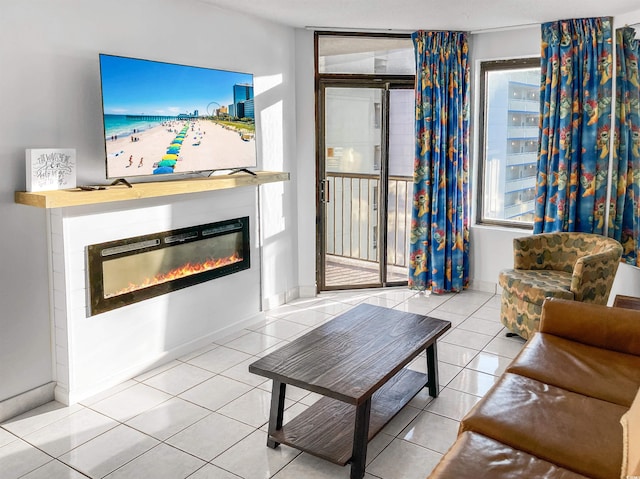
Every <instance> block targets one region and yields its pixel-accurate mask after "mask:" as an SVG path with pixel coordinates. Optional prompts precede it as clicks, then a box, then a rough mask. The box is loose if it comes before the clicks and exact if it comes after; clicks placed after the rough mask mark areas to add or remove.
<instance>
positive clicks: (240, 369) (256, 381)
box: [220, 356, 268, 387]
mask: <svg viewBox="0 0 640 479" xmlns="http://www.w3.org/2000/svg"><path fill="white" fill-rule="evenodd" d="M257 360H258V358H257V357H255V356H251V357H250V358H249V359H247V360H245V361H242V362H241V363H238V364H236V365H235V366H233V367H230V368H229V369H225V370H224V371H223V372H222V373H220V374H221V375H222V376H225V377H227V378H230V379H234V380H235V381H240V382H241V383H245V384H247V385H249V386H252V387H257V386H260V385H261V384H263V383H264V382H266V381H268V379H267V378H265V377H264V376H258V375H257V374H253V373H250V372H249V365H250V364H251V363H254V362H255V361H257Z"/></svg>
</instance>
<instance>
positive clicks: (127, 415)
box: [91, 383, 171, 422]
mask: <svg viewBox="0 0 640 479" xmlns="http://www.w3.org/2000/svg"><path fill="white" fill-rule="evenodd" d="M169 399H171V395H169V394H167V393H165V392H162V391H159V390H158V389H154V388H152V387H149V386H147V385H145V384H142V383H139V384H136V385H135V386H131V387H130V388H127V389H125V390H124V391H120V392H119V393H116V394H114V395H113V396H109V397H108V398H106V399H103V400H102V401H99V402H97V403H95V404H93V405H92V406H91V409H94V410H95V411H98V412H99V413H102V414H105V415H106V416H109V417H111V418H113V419H116V420H117V421H120V422H126V421H128V420H129V419H131V418H132V417H134V416H137V415H138V414H141V413H143V412H145V411H147V410H149V409H152V408H154V407H156V406H157V405H158V404H160V403H163V402H165V401H167V400H169Z"/></svg>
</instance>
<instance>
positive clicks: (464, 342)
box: [439, 327, 493, 351]
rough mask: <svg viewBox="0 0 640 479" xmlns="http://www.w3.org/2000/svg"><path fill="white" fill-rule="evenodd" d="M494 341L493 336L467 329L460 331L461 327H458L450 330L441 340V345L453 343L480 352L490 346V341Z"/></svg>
mask: <svg viewBox="0 0 640 479" xmlns="http://www.w3.org/2000/svg"><path fill="white" fill-rule="evenodd" d="M492 339H493V336H487V335H486V334H480V333H474V332H473V331H467V330H465V329H460V328H459V327H457V328H455V329H452V330H450V331H449V332H448V334H447V335H446V336H445V337H443V338H442V339H441V340H440V341H441V342H440V343H439V344H442V343H451V344H456V345H458V346H462V347H465V348H469V349H475V350H477V351H480V350H481V349H482V348H484V347H485V346H486V345H487V344H489V341H491V340H492Z"/></svg>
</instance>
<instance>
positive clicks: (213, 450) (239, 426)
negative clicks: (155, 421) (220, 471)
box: [166, 413, 255, 461]
mask: <svg viewBox="0 0 640 479" xmlns="http://www.w3.org/2000/svg"><path fill="white" fill-rule="evenodd" d="M254 430H255V429H254V428H252V427H251V426H247V425H246V424H243V423H241V422H238V421H236V420H234V419H231V418H228V417H226V416H223V415H221V414H218V413H212V414H210V415H209V416H207V417H205V418H204V419H202V420H200V421H198V422H197V423H195V424H192V425H191V426H189V427H188V428H186V429H184V430H182V431H180V432H179V433H178V434H176V435H174V436H172V437H170V438H169V439H167V441H166V443H167V444H170V445H172V446H174V447H177V448H178V449H181V450H182V451H185V452H188V453H189V454H193V455H194V456H196V457H199V458H200V459H202V460H204V461H211V460H212V459H213V458H215V457H217V456H218V455H219V454H221V453H223V452H224V451H226V450H227V449H229V448H230V447H231V446H233V445H234V444H235V443H236V442H238V441H240V440H241V439H243V438H244V437H246V436H248V435H249V434H251V433H252V432H253V431H254Z"/></svg>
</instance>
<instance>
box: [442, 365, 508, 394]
mask: <svg viewBox="0 0 640 479" xmlns="http://www.w3.org/2000/svg"><path fill="white" fill-rule="evenodd" d="M497 380H498V378H497V377H496V376H492V375H491V374H486V373H481V372H479V371H473V370H471V369H464V370H463V371H461V372H460V374H458V375H457V376H456V377H455V378H453V381H451V382H450V383H449V385H448V387H450V388H451V389H455V390H457V391H462V392H465V393H469V394H473V395H474V396H479V397H482V396H484V395H485V394H486V393H487V391H488V390H489V389H491V386H493V385H494V383H495V382H496V381H497Z"/></svg>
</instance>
